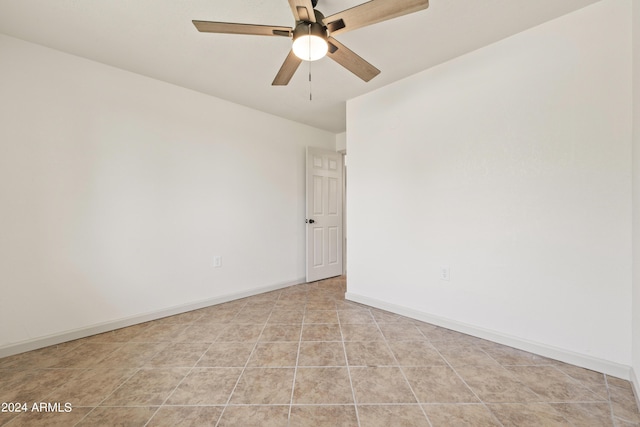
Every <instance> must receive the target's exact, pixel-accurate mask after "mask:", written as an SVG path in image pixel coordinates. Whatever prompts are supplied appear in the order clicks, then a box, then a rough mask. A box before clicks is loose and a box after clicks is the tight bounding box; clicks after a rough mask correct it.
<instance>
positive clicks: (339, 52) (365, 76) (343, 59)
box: [327, 37, 380, 82]
mask: <svg viewBox="0 0 640 427" xmlns="http://www.w3.org/2000/svg"><path fill="white" fill-rule="evenodd" d="M328 43H329V52H327V55H328V56H329V57H330V58H331V59H333V60H334V61H336V62H337V63H338V64H340V65H342V66H343V67H344V68H346V69H347V70H349V71H351V72H352V73H353V74H355V75H356V76H358V77H360V78H361V79H362V80H364V81H365V82H368V81H369V80H371V79H372V78H374V77H375V76H377V75H378V74H380V70H378V69H377V68H376V67H374V66H373V65H371V64H369V63H368V62H367V61H365V60H364V59H362V58H361V57H359V56H358V55H357V54H356V53H355V52H353V51H351V50H349V49H348V48H347V47H346V46H345V45H343V44H342V43H340V42H339V41H338V40H336V39H334V38H333V37H329V40H328Z"/></svg>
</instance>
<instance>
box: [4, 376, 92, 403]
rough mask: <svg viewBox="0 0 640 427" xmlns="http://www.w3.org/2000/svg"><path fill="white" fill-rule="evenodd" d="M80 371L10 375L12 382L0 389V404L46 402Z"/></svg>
mask: <svg viewBox="0 0 640 427" xmlns="http://www.w3.org/2000/svg"><path fill="white" fill-rule="evenodd" d="M80 372H81V371H80V370H77V369H38V370H33V371H27V372H25V373H24V374H18V375H12V377H14V380H13V381H12V382H11V383H10V384H8V387H7V388H4V387H3V388H2V389H0V402H29V403H31V402H46V400H45V399H46V398H47V397H48V396H49V395H50V394H51V393H52V392H54V391H55V390H56V389H58V388H59V387H62V386H64V385H65V384H66V383H67V382H68V381H70V380H71V379H73V378H74V377H75V376H76V375H78V374H79V373H80Z"/></svg>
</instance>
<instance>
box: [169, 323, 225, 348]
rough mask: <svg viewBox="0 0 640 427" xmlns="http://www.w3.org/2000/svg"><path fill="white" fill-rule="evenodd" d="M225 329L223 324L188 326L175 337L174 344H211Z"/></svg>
mask: <svg viewBox="0 0 640 427" xmlns="http://www.w3.org/2000/svg"><path fill="white" fill-rule="evenodd" d="M225 327H226V325H225V324H224V323H211V324H207V325H204V324H196V325H189V326H187V327H186V328H185V329H184V330H183V331H182V332H181V333H180V335H179V336H178V337H176V340H175V342H194V343H195V342H204V343H212V342H214V341H215V340H216V338H218V335H220V333H221V332H222V331H223V330H224V328H225Z"/></svg>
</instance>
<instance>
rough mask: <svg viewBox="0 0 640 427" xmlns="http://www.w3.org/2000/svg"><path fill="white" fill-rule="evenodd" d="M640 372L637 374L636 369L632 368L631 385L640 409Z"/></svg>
mask: <svg viewBox="0 0 640 427" xmlns="http://www.w3.org/2000/svg"><path fill="white" fill-rule="evenodd" d="M638 374H639V372H636V371H635V369H633V368H631V385H632V386H633V395H634V396H635V397H636V403H637V404H638V409H640V377H638Z"/></svg>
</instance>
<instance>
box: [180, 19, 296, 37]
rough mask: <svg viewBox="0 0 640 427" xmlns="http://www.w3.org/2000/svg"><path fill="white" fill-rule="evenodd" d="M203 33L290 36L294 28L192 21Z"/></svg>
mask: <svg viewBox="0 0 640 427" xmlns="http://www.w3.org/2000/svg"><path fill="white" fill-rule="evenodd" d="M191 22H193V25H195V26H196V28H197V29H198V31H200V32H201V33H223V34H248V35H252V36H285V37H289V36H290V35H291V34H292V32H293V28H291V27H275V26H273V25H252V24H234V23H231V22H211V21H191Z"/></svg>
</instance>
